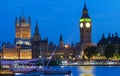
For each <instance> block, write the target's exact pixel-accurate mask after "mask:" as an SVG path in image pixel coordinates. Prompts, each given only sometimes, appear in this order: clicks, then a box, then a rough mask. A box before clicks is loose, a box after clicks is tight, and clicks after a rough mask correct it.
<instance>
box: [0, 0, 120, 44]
mask: <svg viewBox="0 0 120 76" xmlns="http://www.w3.org/2000/svg"><path fill="white" fill-rule="evenodd" d="M119 5H120V1H119V0H115V1H113V0H100V1H96V0H92V1H90V0H86V6H87V8H88V12H89V16H90V17H91V19H92V41H93V42H95V43H96V42H98V40H99V39H100V38H101V37H102V33H105V36H106V37H107V35H108V33H114V34H115V32H118V34H120V30H119V27H120V23H119V18H120V8H119ZM83 6H84V0H75V1H73V0H1V1H0V10H1V13H0V22H1V23H0V28H1V30H0V41H10V42H12V43H13V42H14V38H15V18H16V17H20V16H21V15H22V9H24V14H23V15H24V16H25V17H28V16H30V17H31V35H32V36H33V33H34V30H35V25H36V20H37V22H38V27H39V33H40V35H41V37H42V39H44V37H48V39H49V41H53V42H54V43H55V44H58V43H59V37H60V34H62V35H63V40H64V42H65V43H71V42H74V43H76V42H79V41H80V36H79V35H80V34H79V33H80V32H79V20H80V17H81V16H82V10H83Z"/></svg>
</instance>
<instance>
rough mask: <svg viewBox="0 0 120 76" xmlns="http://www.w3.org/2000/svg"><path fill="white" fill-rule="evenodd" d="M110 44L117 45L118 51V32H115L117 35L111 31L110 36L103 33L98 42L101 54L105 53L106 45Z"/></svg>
mask: <svg viewBox="0 0 120 76" xmlns="http://www.w3.org/2000/svg"><path fill="white" fill-rule="evenodd" d="M108 44H113V45H116V52H117V48H118V47H119V45H120V37H119V36H118V33H115V35H114V34H112V36H111V35H110V33H109V34H108V37H105V35H104V34H103V36H102V38H101V39H100V41H99V42H98V44H97V45H98V50H99V52H100V54H101V55H104V51H105V47H106V46H107V45H108Z"/></svg>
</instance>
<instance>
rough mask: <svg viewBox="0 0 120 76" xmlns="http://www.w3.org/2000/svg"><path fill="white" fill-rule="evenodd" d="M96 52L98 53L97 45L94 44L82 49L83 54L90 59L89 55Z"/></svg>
mask: <svg viewBox="0 0 120 76" xmlns="http://www.w3.org/2000/svg"><path fill="white" fill-rule="evenodd" d="M97 53H98V51H97V47H95V46H91V47H87V48H86V49H85V50H84V55H85V56H87V57H88V59H90V58H91V57H93V56H95V55H96V54H97Z"/></svg>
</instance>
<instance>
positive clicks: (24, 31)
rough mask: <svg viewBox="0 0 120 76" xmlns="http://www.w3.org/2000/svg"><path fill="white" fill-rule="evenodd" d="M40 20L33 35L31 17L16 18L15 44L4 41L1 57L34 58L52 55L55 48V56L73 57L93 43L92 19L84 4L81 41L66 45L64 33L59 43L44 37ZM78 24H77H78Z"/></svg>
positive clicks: (80, 23)
mask: <svg viewBox="0 0 120 76" xmlns="http://www.w3.org/2000/svg"><path fill="white" fill-rule="evenodd" d="M38 26H39V25H38V22H36V26H35V30H34V34H33V36H31V19H30V17H28V18H27V19H26V17H24V16H20V17H19V18H18V17H16V19H15V29H16V31H15V39H14V44H10V43H2V50H1V51H0V58H1V59H34V58H41V57H50V56H51V54H52V53H53V51H54V50H56V51H55V54H54V56H53V58H55V59H59V58H60V59H62V58H73V57H75V56H77V55H79V54H80V53H81V51H84V49H85V48H86V47H88V46H91V45H92V40H91V39H92V38H91V37H92V35H91V31H92V20H91V18H90V16H89V15H88V9H87V7H86V4H84V8H83V12H82V16H81V18H80V21H79V29H80V42H78V43H76V44H75V45H74V44H73V43H71V44H69V45H66V44H64V39H63V37H62V34H61V35H60V38H59V45H55V44H54V43H53V42H48V38H45V39H42V38H41V35H40V33H39V27H38ZM76 26H77V25H76Z"/></svg>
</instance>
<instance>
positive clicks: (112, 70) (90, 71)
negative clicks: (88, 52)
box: [16, 66, 120, 76]
mask: <svg viewBox="0 0 120 76" xmlns="http://www.w3.org/2000/svg"><path fill="white" fill-rule="evenodd" d="M51 68H52V69H61V70H62V69H64V70H71V71H72V74H71V75H55V74H54V75H35V74H36V73H32V74H24V75H22V74H20V75H16V76H120V66H53V67H51Z"/></svg>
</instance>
